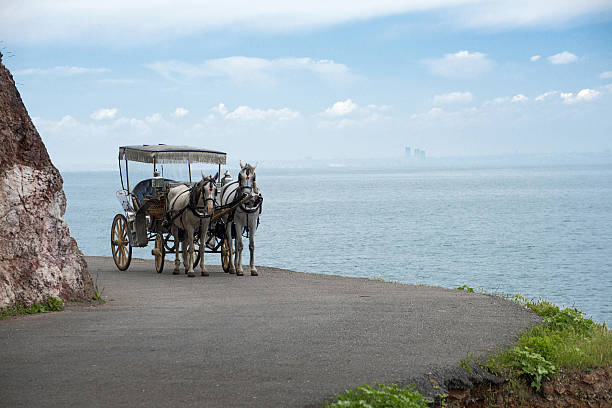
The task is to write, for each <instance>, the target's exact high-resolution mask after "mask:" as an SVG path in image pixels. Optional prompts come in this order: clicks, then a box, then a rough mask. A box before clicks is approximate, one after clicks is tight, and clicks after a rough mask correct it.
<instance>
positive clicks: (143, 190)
mask: <svg viewBox="0 0 612 408" xmlns="http://www.w3.org/2000/svg"><path fill="white" fill-rule="evenodd" d="M151 180H152V179H145V180H142V181H141V182H139V183H138V184H136V187H134V189H133V190H132V194H133V195H134V197H136V200H137V203H138V206H139V207H140V206H141V205H142V204H143V202H144V200H145V199H147V198H153V196H154V195H155V191H154V190H153V185H152V183H151ZM164 181H166V182H172V183H175V181H174V180H170V179H164Z"/></svg>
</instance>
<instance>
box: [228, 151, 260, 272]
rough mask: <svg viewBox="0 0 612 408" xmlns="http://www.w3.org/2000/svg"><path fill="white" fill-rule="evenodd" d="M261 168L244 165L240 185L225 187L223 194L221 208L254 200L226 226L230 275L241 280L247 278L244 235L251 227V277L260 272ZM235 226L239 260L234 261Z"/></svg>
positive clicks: (247, 203) (239, 177)
mask: <svg viewBox="0 0 612 408" xmlns="http://www.w3.org/2000/svg"><path fill="white" fill-rule="evenodd" d="M256 167H257V164H255V165H254V166H251V165H250V164H248V163H247V164H245V165H244V166H243V165H242V160H241V161H240V173H238V181H235V182H233V183H230V184H227V185H225V186H223V189H222V190H221V202H220V204H221V205H228V204H231V203H233V202H237V201H239V200H240V199H241V198H242V197H243V196H244V194H248V195H250V196H251V200H249V201H247V202H246V203H245V204H242V205H240V206H238V207H237V208H236V210H235V211H234V214H233V221H232V219H231V216H230V215H228V216H226V217H224V219H223V221H224V222H225V237H226V239H227V240H228V243H229V251H230V253H229V262H230V270H229V272H230V273H235V274H236V275H238V276H242V275H244V272H243V271H242V232H243V230H244V227H247V231H248V234H249V251H250V253H251V259H250V268H251V275H252V276H257V268H256V267H255V231H256V230H257V226H258V225H259V215H260V214H261V205H262V202H263V197H262V196H261V194H259V189H258V188H257V181H256V179H255V168H256ZM232 224H233V225H234V227H235V231H236V251H235V260H233V261H232V251H233V249H232V240H231V237H232V235H231V234H232Z"/></svg>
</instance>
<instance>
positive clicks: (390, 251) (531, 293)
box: [63, 166, 612, 322]
mask: <svg viewBox="0 0 612 408" xmlns="http://www.w3.org/2000/svg"><path fill="white" fill-rule="evenodd" d="M232 173H233V174H234V173H235V171H234V172H232ZM63 176H64V189H65V191H66V195H67V198H68V207H67V211H66V220H67V222H68V225H69V226H70V229H71V232H72V234H73V236H74V237H75V238H76V239H77V241H78V243H79V246H80V248H81V249H82V250H83V252H84V253H85V254H86V255H104V256H110V254H111V253H110V226H111V222H112V219H113V217H114V215H115V214H116V213H118V212H120V211H121V207H120V205H119V203H118V202H117V200H116V198H115V191H116V190H118V189H119V188H120V182H119V176H118V173H115V172H88V173H64V174H63ZM234 176H235V174H234ZM257 179H258V183H259V185H260V187H261V189H262V192H263V194H264V197H265V202H264V209H263V214H262V218H261V225H260V228H259V230H258V231H257V239H256V263H257V264H261V265H268V266H275V267H281V268H287V269H293V270H297V271H304V272H312V273H329V274H336V275H345V276H358V277H380V278H383V279H387V280H396V281H399V282H405V283H411V284H428V285H436V286H442V287H448V288H452V287H457V286H459V285H463V284H467V285H468V286H472V287H475V288H482V289H484V290H485V291H487V292H492V291H502V292H505V293H521V294H523V295H525V296H528V297H543V298H545V299H548V300H551V301H553V302H556V303H559V304H564V305H567V306H571V305H574V304H575V305H576V306H577V307H579V308H581V309H583V310H584V311H585V312H586V313H587V314H588V315H592V316H593V317H594V318H595V319H596V320H598V321H607V322H610V321H612V304H611V299H612V166H581V167H578V166H575V167H549V168H544V167H541V168H505V169H494V168H486V169H476V168H472V169H465V168H464V169H460V168H457V169H415V168H409V169H343V168H326V169H315V170H312V169H308V170H306V169H299V170H298V169H291V170H281V169H274V170H272V169H265V168H261V169H258V177H257ZM245 251H248V248H247V249H245ZM134 256H135V257H142V258H151V248H150V247H149V248H145V249H139V248H135V249H134ZM246 259H247V260H248V257H246ZM207 263H208V264H219V263H220V257H219V255H216V254H210V255H207ZM126 273H129V270H128V271H127V272H126ZM151 273H154V271H153V270H152V271H151Z"/></svg>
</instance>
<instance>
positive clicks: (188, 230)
mask: <svg viewBox="0 0 612 408" xmlns="http://www.w3.org/2000/svg"><path fill="white" fill-rule="evenodd" d="M194 233H195V232H194V230H193V226H192V225H191V224H189V225H187V226H186V227H185V234H187V235H186V236H185V241H183V261H184V262H185V271H187V276H189V277H190V278H195V272H194V271H193V259H194V258H193V252H194V250H193V246H194V242H193V234H194ZM185 245H189V248H187V250H185Z"/></svg>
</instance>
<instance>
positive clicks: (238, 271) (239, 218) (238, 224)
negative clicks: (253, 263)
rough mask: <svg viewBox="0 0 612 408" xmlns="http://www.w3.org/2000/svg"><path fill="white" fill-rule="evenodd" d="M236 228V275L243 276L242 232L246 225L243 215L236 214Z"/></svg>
mask: <svg viewBox="0 0 612 408" xmlns="http://www.w3.org/2000/svg"><path fill="white" fill-rule="evenodd" d="M234 228H236V260H235V262H234V263H235V264H236V275H237V276H242V275H244V272H243V270H242V230H243V228H244V223H243V219H242V216H241V214H234Z"/></svg>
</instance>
